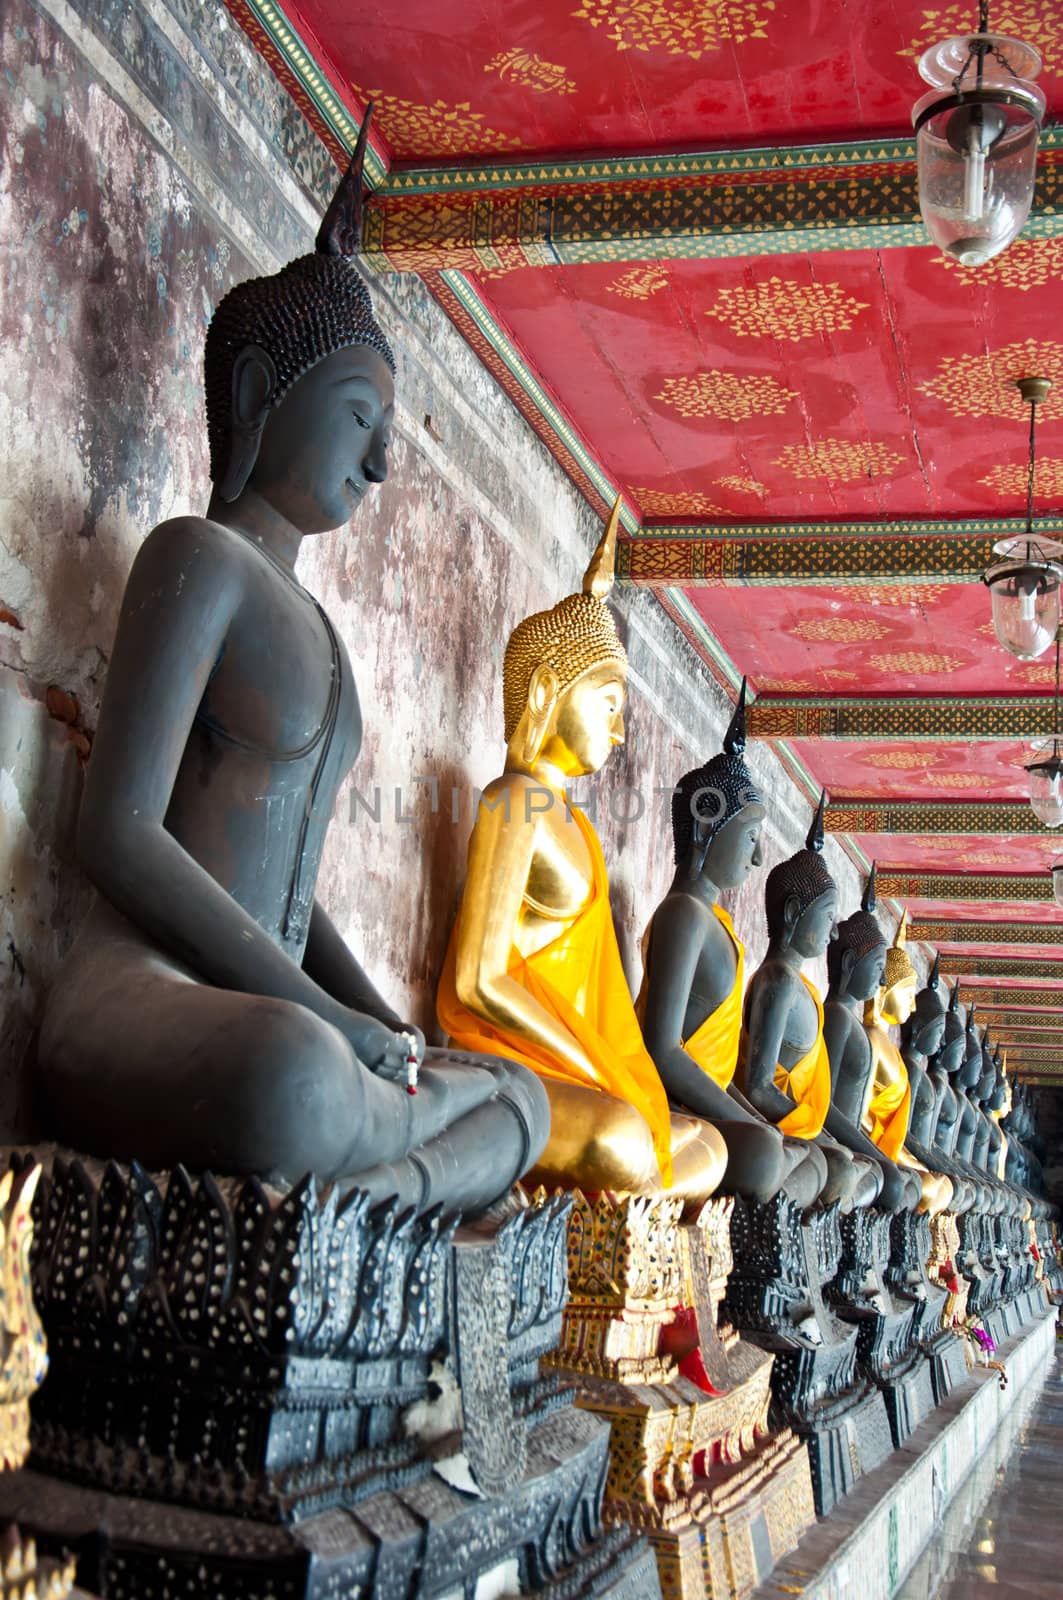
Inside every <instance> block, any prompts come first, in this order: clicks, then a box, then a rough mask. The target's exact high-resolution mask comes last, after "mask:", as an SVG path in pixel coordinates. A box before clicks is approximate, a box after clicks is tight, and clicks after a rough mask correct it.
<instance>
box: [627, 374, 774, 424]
mask: <svg viewBox="0 0 1063 1600" xmlns="http://www.w3.org/2000/svg"><path fill="white" fill-rule="evenodd" d="M653 398H654V399H655V400H661V401H663V403H664V404H665V405H666V406H672V407H674V409H675V410H676V411H678V412H679V415H680V416H681V417H719V418H721V419H722V420H723V421H725V422H748V420H749V418H750V417H775V416H778V415H779V413H780V412H781V411H785V410H786V408H787V406H788V405H789V404H790V402H791V400H796V399H797V391H796V389H786V388H784V387H783V385H782V384H781V383H779V382H778V381H777V379H775V378H772V377H770V376H769V375H767V374H765V375H763V376H760V375H757V374H750V373H743V372H721V371H719V370H718V369H716V368H715V367H712V368H710V369H709V371H708V372H695V373H693V374H691V375H690V376H689V377H688V376H685V375H684V376H683V377H679V378H665V380H664V388H663V389H661V390H660V391H659V393H657V394H655V395H654V397H653Z"/></svg>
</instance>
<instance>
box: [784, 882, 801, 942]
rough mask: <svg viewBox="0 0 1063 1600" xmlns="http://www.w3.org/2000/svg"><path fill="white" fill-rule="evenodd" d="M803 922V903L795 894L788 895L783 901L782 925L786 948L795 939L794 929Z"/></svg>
mask: <svg viewBox="0 0 1063 1600" xmlns="http://www.w3.org/2000/svg"><path fill="white" fill-rule="evenodd" d="M800 921H801V902H800V900H799V899H798V897H797V895H795V894H788V895H787V896H786V899H785V900H784V901H783V907H782V925H783V945H784V946H786V945H788V944H789V943H790V940H791V939H792V938H793V934H794V929H795V928H796V927H797V924H798V923H799V922H800Z"/></svg>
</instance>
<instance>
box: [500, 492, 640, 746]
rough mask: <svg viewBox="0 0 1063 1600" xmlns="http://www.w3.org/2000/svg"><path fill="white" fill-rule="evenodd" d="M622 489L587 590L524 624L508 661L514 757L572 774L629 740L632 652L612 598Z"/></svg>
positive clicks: (507, 705)
mask: <svg viewBox="0 0 1063 1600" xmlns="http://www.w3.org/2000/svg"><path fill="white" fill-rule="evenodd" d="M620 505H621V500H620V496H619V495H618V496H617V499H616V503H615V505H614V506H613V509H612V511H611V513H610V516H609V521H608V523H607V524H606V528H605V532H604V533H603V534H602V537H601V539H600V541H599V543H598V547H597V549H596V550H595V552H594V555H593V556H592V557H591V562H590V566H589V567H588V568H587V571H586V573H585V574H584V578H583V588H582V592H581V593H579V594H570V595H567V596H566V597H565V599H564V600H561V601H559V603H558V604H557V605H556V606H554V607H553V608H552V609H551V610H549V611H537V612H535V613H534V615H533V616H530V617H525V619H524V621H523V622H521V623H518V625H517V627H515V628H514V630H513V632H512V634H511V635H510V639H509V643H508V644H507V645H506V654H505V658H504V660H503V663H502V699H503V710H504V715H505V736H506V746H507V748H508V751H509V755H510V758H511V759H512V760H515V761H516V762H517V763H518V764H519V765H521V766H525V767H530V766H533V765H534V764H535V763H536V762H545V763H547V764H548V765H550V766H552V767H555V768H557V769H558V770H559V771H560V772H561V773H562V774H563V775H564V776H565V777H566V778H577V777H582V776H584V775H585V774H586V773H589V772H597V771H598V770H599V768H601V767H603V766H604V765H605V763H606V762H607V761H608V759H609V757H610V755H611V754H612V752H613V750H614V749H615V747H616V746H617V745H619V744H623V742H624V717H623V711H624V701H625V699H626V697H627V652H626V651H625V649H624V646H623V645H622V644H621V642H620V636H619V634H618V633H617V631H616V623H615V622H614V620H613V614H612V612H611V611H610V610H609V607H608V606H607V605H606V603H605V599H606V596H607V595H608V593H609V591H610V590H611V589H612V587H613V567H614V562H615V557H616V536H617V529H618V528H619V525H620Z"/></svg>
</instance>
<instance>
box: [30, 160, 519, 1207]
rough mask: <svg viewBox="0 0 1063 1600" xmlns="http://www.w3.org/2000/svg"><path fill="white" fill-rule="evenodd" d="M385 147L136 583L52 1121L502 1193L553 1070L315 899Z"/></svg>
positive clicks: (339, 737)
mask: <svg viewBox="0 0 1063 1600" xmlns="http://www.w3.org/2000/svg"><path fill="white" fill-rule="evenodd" d="M363 149H364V128H363V137H362V140H360V143H359V149H358V150H357V151H356V153H355V158H354V160H353V161H352V163H351V167H350V169H349V171H348V173H347V176H346V177H345V179H344V181H343V183H342V184H341V186H340V188H339V190H338V192H337V194H336V197H335V199H334V200H333V202H332V205H331V206H330V208H329V211H328V213H327V215H326V217H325V219H324V222H323V224H322V227H321V231H320V233H319V235H318V239H317V246H316V250H315V252H314V253H313V254H311V255H307V256H303V257H300V258H299V259H298V260H295V261H292V262H290V263H289V264H288V266H286V267H284V268H283V269H282V270H281V271H280V272H278V273H276V274H275V275H274V276H272V277H266V278H256V279H252V280H250V281H248V282H246V283H242V284H239V285H238V286H237V287H236V288H234V289H233V290H232V291H231V292H230V293H229V294H228V295H226V297H225V298H224V300H222V302H221V304H220V305H219V306H218V308H217V310H216V312H215V314H214V317H213V319H212V321H211V324H210V328H209V330H208V333H207V341H206V356H205V369H206V401H207V427H208V432H209V436H210V451H211V475H212V478H213V485H214V487H213V493H212V495H211V499H210V503H209V505H208V507H207V513H206V516H183V517H176V518H174V519H173V520H171V521H169V522H166V523H164V524H162V525H161V526H159V527H157V528H156V529H155V530H154V531H153V532H152V533H151V534H150V536H149V537H148V538H147V539H146V540H145V542H144V544H143V546H142V548H141V549H140V551H139V553H138V555H137V558H136V561H135V563H134V565H133V569H132V571H131V573H130V576H129V581H128V584H127V587H126V592H125V598H124V601H123V605H122V611H121V616H120V619H119V625H118V635H117V639H116V641H115V646H114V650H113V653H112V655H111V659H110V665H109V668H108V676H107V686H106V694H105V696H104V701H103V706H102V709H101V712H100V719H99V729H98V733H97V736H96V741H95V746H94V750H93V754H92V761H91V764H90V768H89V773H88V779H87V782H86V786H85V794H84V799H83V802H82V807H81V816H80V825H79V834H78V845H79V854H80V860H81V864H82V866H83V868H84V870H85V873H86V874H87V876H88V877H89V879H90V880H91V882H92V883H93V885H94V886H95V888H96V890H97V893H98V898H97V900H96V903H95V907H94V909H93V910H92V912H91V913H90V916H89V919H88V921H87V923H86V925H85V926H84V927H83V929H82V931H81V933H80V935H79V937H78V939H77V941H76V943H75V945H74V948H73V949H72V951H71V952H70V955H69V957H68V959H67V961H66V964H65V965H64V967H63V969H62V971H61V972H60V974H59V976H58V978H57V981H56V983H55V986H54V988H53V990H52V994H51V997H50V999H49V1002H48V1006H47V1011H46V1015H45V1018H44V1024H43V1028H42V1031H41V1037H40V1067H41V1075H42V1079H43V1083H44V1086H45V1089H46V1092H47V1096H48V1099H49V1101H50V1106H51V1115H52V1118H53V1127H52V1130H51V1131H52V1132H53V1133H54V1134H55V1135H56V1136H58V1138H60V1139H61V1140H64V1141H66V1142H68V1143H69V1144H70V1145H72V1146H74V1147H76V1148H77V1149H79V1150H82V1151H86V1152H89V1153H91V1154H93V1155H96V1156H101V1157H117V1158H134V1157H135V1158H136V1159H137V1160H138V1161H139V1162H140V1163H141V1164H142V1165H145V1166H149V1167H168V1166H173V1165H176V1164H177V1163H183V1164H184V1165H185V1166H187V1167H190V1168H193V1169H204V1168H210V1169H212V1170H213V1171H215V1172H218V1173H234V1174H257V1175H260V1176H264V1177H268V1178H271V1179H274V1180H276V1181H288V1182H290V1181H294V1180H296V1179H298V1178H299V1177H301V1176H302V1175H303V1174H304V1173H307V1172H312V1173H314V1174H316V1175H317V1176H318V1177H320V1178H322V1179H340V1180H344V1181H345V1182H356V1183H357V1186H358V1187H360V1188H363V1189H365V1190H367V1191H368V1192H369V1193H370V1194H373V1195H376V1196H378V1197H380V1198H383V1197H386V1196H391V1195H396V1196H398V1197H399V1198H400V1199H401V1200H402V1201H403V1202H404V1203H406V1204H410V1205H433V1204H436V1203H440V1204H442V1205H443V1206H444V1207H446V1208H447V1209H448V1210H450V1211H456V1210H459V1209H461V1210H464V1209H472V1210H478V1209H481V1210H482V1209H483V1208H485V1207H487V1206H488V1205H489V1204H490V1203H491V1202H493V1201H495V1200H496V1199H498V1198H499V1197H500V1196H501V1195H503V1194H504V1193H505V1192H506V1191H507V1190H508V1189H509V1187H510V1185H511V1184H512V1183H513V1182H514V1180H515V1179H516V1178H518V1177H519V1176H520V1174H521V1173H522V1172H523V1171H524V1170H525V1169H526V1168H527V1167H528V1166H529V1165H530V1164H531V1163H532V1162H533V1161H534V1159H535V1157H536V1156H537V1154H538V1153H539V1151H540V1150H541V1148H542V1146H543V1143H544V1141H545V1138H546V1134H547V1130H548V1112H547V1104H546V1097H545V1095H544V1093H543V1090H542V1088H541V1086H540V1084H539V1083H538V1082H537V1080H536V1078H535V1077H534V1075H533V1074H532V1073H531V1072H528V1071H526V1070H525V1069H524V1068H523V1067H521V1066H520V1065H518V1064H516V1063H514V1062H503V1061H499V1060H496V1059H492V1058H477V1057H474V1056H469V1055H462V1054H459V1053H457V1052H453V1051H448V1050H431V1049H429V1050H425V1048H424V1040H423V1038H422V1037H421V1035H420V1034H419V1032H418V1030H417V1029H416V1028H414V1027H412V1026H411V1025H410V1024H408V1023H406V1022H404V1021H403V1019H402V1018H401V1017H400V1016H399V1015H398V1014H397V1013H396V1012H395V1011H394V1010H393V1009H392V1007H391V1006H389V1004H388V1003H387V1001H386V1000H385V999H384V998H383V997H382V996H381V995H380V994H378V993H377V991H376V989H375V988H374V986H373V984H372V983H371V982H370V980H369V978H368V977H367V976H366V974H365V972H364V971H363V970H362V968H361V966H360V965H359V963H358V961H357V960H356V959H355V957H354V956H353V955H352V953H351V952H350V951H349V950H348V948H347V946H346V945H345V943H344V941H343V939H342V937H341V936H340V934H339V932H338V931H337V929H336V928H335V927H334V926H333V924H332V922H331V921H330V920H329V917H328V915H327V913H326V911H325V909H324V907H323V906H322V905H321V903H320V901H318V900H316V899H315V896H314V890H315V882H316V878H317V872H318V863H319V859H320V855H321V849H322V845H323V841H324V837H325V830H326V827H327V825H328V821H329V819H330V817H331V815H332V810H333V803H334V800H335V797H336V793H337V790H338V788H339V785H340V783H341V781H342V780H343V778H344V776H345V774H346V773H347V771H348V769H349V768H350V766H351V764H352V762H353V761H354V759H355V757H356V756H357V754H358V750H359V746H360V744H361V737H362V726H361V716H360V712H359V705H358V695H357V690H356V687H355V683H354V679H353V677H352V674H351V667H350V663H349V661H348V658H347V654H346V651H345V650H344V647H343V644H342V642H341V640H340V639H339V637H338V635H337V633H336V630H335V628H334V627H333V625H332V623H331V622H330V621H329V618H328V617H327V616H326V614H325V612H324V610H323V609H322V607H321V606H320V605H319V604H318V602H317V601H316V600H315V599H314V598H313V597H312V596H311V595H310V594H309V593H308V592H307V591H306V589H304V588H303V586H302V585H301V583H300V582H299V580H298V578H297V577H296V575H295V562H296V558H297V556H298V554H299V549H300V546H301V544H302V541H303V539H304V538H308V537H313V536H315V535H318V534H322V533H326V532H328V531H330V530H331V529H335V528H338V527H341V526H342V525H343V524H345V523H346V522H347V521H348V520H349V519H350V518H351V517H352V516H353V515H354V513H355V512H356V511H357V509H358V506H359V505H360V503H361V502H362V500H363V499H364V498H365V496H366V495H367V494H369V493H370V492H371V491H372V489H373V488H374V487H375V486H376V485H377V484H379V483H381V482H383V480H384V478H385V477H386V476H387V470H388V469H387V449H388V438H389V434H390V430H391V426H392V418H393V415H394V374H395V359H394V356H393V354H392V351H391V348H390V346H389V344H388V341H387V339H386V338H385V336H384V333H383V332H382V330H381V328H380V326H379V325H378V323H377V321H376V319H375V317H374V314H373V309H372V304H371V301H370V297H369V293H368V290H367V288H366V286H365V284H364V282H363V280H362V278H361V277H360V275H359V273H358V271H357V270H356V268H355V267H354V265H353V262H352V259H351V258H352V257H353V256H354V254H355V253H356V250H357V247H358V242H359V235H360V225H361V207H362V179H361V160H362V152H363ZM422 1063H423V1070H421V1072H420V1081H419V1083H417V1084H416V1085H415V1084H414V1083H413V1082H412V1081H408V1078H409V1079H410V1080H412V1078H413V1076H414V1075H415V1074H416V1071H417V1068H418V1065H421V1064H422ZM407 1087H409V1088H410V1089H415V1090H416V1092H415V1093H407Z"/></svg>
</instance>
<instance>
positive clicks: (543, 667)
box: [522, 662, 561, 765]
mask: <svg viewBox="0 0 1063 1600" xmlns="http://www.w3.org/2000/svg"><path fill="white" fill-rule="evenodd" d="M560 691H561V680H560V678H559V677H558V675H557V673H556V672H555V671H554V669H553V667H551V666H548V665H547V664H546V663H545V662H540V663H539V665H538V666H537V667H534V668H533V669H532V675H531V679H530V680H529V683H528V709H527V712H526V713H525V718H524V719H523V720H524V721H525V735H524V748H523V751H522V755H523V759H524V760H525V761H526V762H527V763H528V764H529V765H530V764H531V763H532V762H533V761H537V760H538V757H539V752H540V750H541V749H542V747H543V741H544V740H545V738H546V730H547V728H548V726H549V723H550V717H551V714H552V712H553V709H554V707H555V705H556V704H557V697H558V695H559V693H560Z"/></svg>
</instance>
